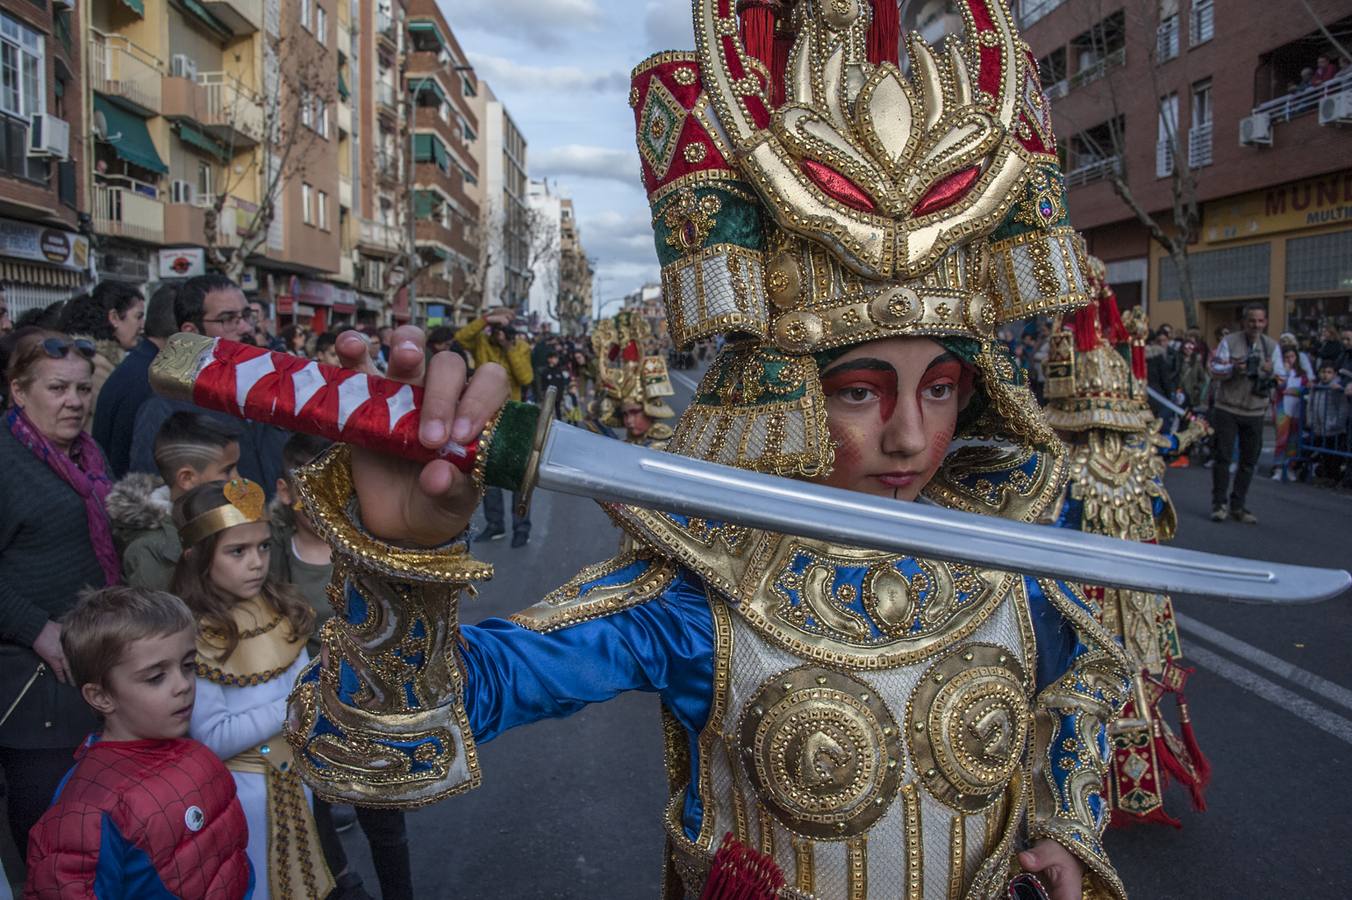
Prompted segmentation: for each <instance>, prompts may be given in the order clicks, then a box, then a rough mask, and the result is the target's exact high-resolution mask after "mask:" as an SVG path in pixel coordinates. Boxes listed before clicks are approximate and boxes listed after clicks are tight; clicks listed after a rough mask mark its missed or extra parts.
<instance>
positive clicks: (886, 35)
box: [868, 0, 901, 66]
mask: <svg viewBox="0 0 1352 900" xmlns="http://www.w3.org/2000/svg"><path fill="white" fill-rule="evenodd" d="M900 50H901V12H900V10H898V9H897V0H873V21H872V22H871V23H870V24H869V26H868V61H869V62H871V63H873V64H874V65H875V66H876V65H878V64H879V63H885V62H890V63H892V64H893V65H897V64H899V63H900V57H899V53H900Z"/></svg>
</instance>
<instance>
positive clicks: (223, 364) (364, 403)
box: [150, 334, 1352, 603]
mask: <svg viewBox="0 0 1352 900" xmlns="http://www.w3.org/2000/svg"><path fill="white" fill-rule="evenodd" d="M150 377H151V384H152V386H153V387H154V388H155V390H156V391H158V392H160V393H161V394H165V395H167V396H171V397H174V398H177V399H181V400H188V401H191V402H193V403H195V404H196V405H198V406H202V407H205V408H207V409H214V410H219V411H221V412H226V413H229V414H231V415H234V416H239V417H240V418H245V419H253V420H255V421H259V422H266V423H268V424H272V425H277V426H280V427H282V428H287V429H291V430H295V431H304V432H308V433H310V434H318V435H322V436H324V437H327V438H330V439H332V440H335V441H342V442H344V443H349V444H355V445H357V446H361V447H365V448H368V449H371V450H377V451H380V452H383V453H391V454H394V455H396V456H400V457H403V458H405V459H411V460H415V461H420V462H425V461H428V460H431V459H435V458H438V457H444V458H446V459H448V460H449V461H450V462H451V463H452V464H454V465H455V466H456V468H458V469H460V470H461V471H464V472H470V471H473V470H474V469H475V467H476V464H477V463H482V467H481V469H480V471H482V472H483V473H484V482H485V483H486V484H489V485H494V486H497V487H504V488H508V489H511V490H515V491H517V492H518V496H519V497H521V498H522V503H523V504H524V503H525V502H526V501H527V499H528V498H529V495H530V492H531V490H532V489H533V488H534V487H535V486H536V484H538V485H539V486H540V487H543V488H545V489H547V490H553V491H560V492H562V493H568V494H576V495H579V496H584V497H590V498H592V499H595V500H599V501H610V502H614V503H628V504H634V505H637V506H645V507H648V508H651V509H661V510H668V511H671V512H675V513H681V514H685V515H691V516H701V517H704V518H710V519H715V520H719V521H725V522H735V523H738V524H740V525H745V526H748V527H751V528H761V529H766V530H768V531H776V532H781V533H787V534H797V535H802V536H805V537H812V538H820V539H824V540H830V541H834V542H837V543H841V544H845V545H847V546H852V547H869V548H874V549H878V550H884V551H888V552H893V553H911V554H916V555H919V556H923V557H926V558H930V559H936V560H943V561H948V562H968V563H975V564H979V565H985V566H990V567H993V568H998V569H1015V570H1017V571H1019V572H1023V573H1025V574H1029V575H1036V576H1042V577H1052V578H1066V579H1069V580H1071V581H1077V582H1082V583H1088V584H1097V585H1104V586H1108V587H1120V588H1128V589H1132V590H1144V591H1163V592H1167V593H1171V594H1193V595H1199V596H1210V597H1219V598H1226V599H1233V600H1241V601H1247V602H1258V603H1301V602H1311V601H1315V600H1322V599H1325V598H1328V597H1333V596H1336V595H1338V594H1340V593H1342V592H1343V591H1345V590H1347V588H1348V586H1349V584H1352V576H1349V575H1348V573H1347V572H1344V571H1339V570H1333V569H1315V568H1310V567H1305V566H1291V565H1285V564H1281V563H1269V562H1261V561H1256V560H1248V559H1240V558H1236V557H1226V556H1219V555H1215V554H1210V553H1199V552H1197V551H1193V550H1181V549H1178V548H1174V547H1161V546H1158V545H1154V544H1141V543H1135V542H1131V541H1122V540H1117V539H1115V538H1109V537H1104V536H1102V535H1096V534H1087V533H1084V532H1079V531H1070V530H1066V529H1059V528H1048V527H1046V526H1041V525H1030V524H1025V523H1022V522H1013V521H1009V520H1006V519H999V518H995V517H992V516H981V515H975V514H972V513H964V512H959V511H956V510H950V509H943V508H939V507H935V506H926V505H923V504H919V503H898V502H896V501H894V500H888V499H879V498H876V497H871V496H868V495H865V494H860V493H856V492H853V491H843V490H839V489H836V488H829V487H826V486H824V485H820V484H814V483H812V482H809V481H791V480H788V479H785V478H780V477H776V476H773V475H762V474H759V473H756V472H747V471H743V470H741V469H733V468H729V467H726V466H720V465H716V464H714V463H709V462H705V461H703V460H699V459H694V458H690V457H685V456H679V455H676V454H672V453H664V452H660V451H653V450H648V449H645V448H642V447H636V446H633V445H630V444H625V443H623V442H621V441H615V440H611V439H608V438H604V437H601V436H599V435H594V434H591V433H589V432H586V431H584V430H582V429H580V428H571V427H555V426H554V425H553V419H554V417H553V411H552V408H550V407H551V406H552V403H550V402H549V401H547V402H546V408H545V409H543V410H541V409H538V408H537V407H534V406H531V405H530V404H526V403H509V404H507V406H506V407H505V408H504V409H503V414H502V417H501V419H500V420H499V424H498V427H497V428H496V429H495V430H494V434H493V439H492V441H491V446H489V447H487V448H484V447H481V446H479V445H478V442H472V443H470V444H469V445H467V446H461V445H459V444H447V445H445V446H444V447H442V448H440V449H438V450H431V449H428V448H426V447H424V446H422V444H421V443H420V442H419V440H418V420H419V404H420V403H421V400H422V390H421V389H420V388H418V387H415V386H412V385H406V384H400V383H397V382H393V381H390V380H388V379H384V378H380V377H378V376H374V375H366V374H363V373H359V372H353V371H349V370H345V369H336V368H333V367H331V366H325V365H321V364H319V363H315V362H311V361H309V360H305V359H301V358H300V357H295V356H289V355H287V354H284V353H271V352H269V351H267V350H262V349H260V348H257V347H250V346H246V345H243V344H237V343H234V342H232V341H226V340H222V339H219V338H208V337H203V336H201V335H195V334H176V335H174V336H173V337H171V338H170V339H169V342H168V344H167V345H166V346H165V348H164V349H163V350H162V351H160V355H159V356H158V357H156V359H155V362H154V364H153V365H152V366H151V373H150ZM480 455H484V458H483V460H479V456H480Z"/></svg>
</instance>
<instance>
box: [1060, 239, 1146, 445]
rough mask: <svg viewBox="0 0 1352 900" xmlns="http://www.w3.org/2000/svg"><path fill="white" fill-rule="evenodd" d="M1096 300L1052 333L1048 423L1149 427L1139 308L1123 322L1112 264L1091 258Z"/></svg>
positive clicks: (1072, 427)
mask: <svg viewBox="0 0 1352 900" xmlns="http://www.w3.org/2000/svg"><path fill="white" fill-rule="evenodd" d="M1089 268H1090V276H1089V278H1090V284H1091V286H1092V288H1093V300H1092V301H1091V302H1090V304H1089V306H1087V307H1085V308H1084V309H1081V310H1078V311H1077V312H1076V313H1075V314H1074V315H1073V316H1072V317H1071V318H1070V320H1069V321H1068V322H1067V324H1066V327H1065V328H1064V329H1062V328H1058V329H1056V331H1055V332H1054V333H1053V334H1052V337H1051V346H1050V348H1049V350H1048V354H1047V409H1046V414H1047V421H1048V422H1050V423H1051V425H1052V427H1053V428H1055V429H1057V430H1058V431H1088V430H1091V429H1095V428H1106V429H1110V430H1113V431H1144V430H1147V429H1149V428H1150V427H1151V426H1152V425H1153V423H1154V419H1155V415H1154V413H1152V412H1151V411H1150V406H1149V404H1148V403H1147V402H1146V394H1145V352H1144V351H1145V336H1146V334H1147V333H1148V331H1149V324H1148V323H1147V321H1146V318H1145V314H1144V312H1143V311H1142V310H1140V309H1139V308H1136V309H1133V310H1131V312H1130V313H1129V314H1128V316H1127V320H1126V321H1125V322H1124V321H1123V319H1122V316H1121V315H1120V314H1119V312H1118V309H1117V297H1116V295H1114V294H1113V290H1112V288H1111V287H1109V286H1108V278H1107V268H1106V267H1105V266H1104V265H1103V262H1102V260H1100V259H1098V258H1097V257H1090V258H1089Z"/></svg>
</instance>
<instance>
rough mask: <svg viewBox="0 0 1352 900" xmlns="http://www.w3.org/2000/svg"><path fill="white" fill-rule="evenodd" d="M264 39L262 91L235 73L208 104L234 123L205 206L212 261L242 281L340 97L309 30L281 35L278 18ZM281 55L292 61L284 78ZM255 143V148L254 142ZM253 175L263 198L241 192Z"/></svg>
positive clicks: (328, 61)
mask: <svg viewBox="0 0 1352 900" xmlns="http://www.w3.org/2000/svg"><path fill="white" fill-rule="evenodd" d="M262 44H263V59H262V61H261V68H262V81H263V90H262V92H261V94H260V93H259V92H257V91H255V90H253V89H252V88H250V87H249V86H247V85H245V84H243V83H241V82H238V81H235V80H233V79H229V80H226V81H223V82H222V83H221V84H219V85H217V86H214V88H213V87H212V86H208V90H213V89H214V90H215V91H216V92H218V94H217V96H216V97H215V98H211V99H209V102H211V103H215V104H219V108H220V109H221V111H222V114H223V115H224V116H225V117H227V118H228V120H229V121H230V122H231V123H232V127H231V128H230V129H229V135H230V138H229V139H228V140H227V141H226V143H225V145H224V146H223V147H222V153H221V155H222V158H223V159H225V160H226V163H225V165H223V166H221V168H220V173H221V174H220V177H218V178H217V179H216V182H215V184H214V185H213V189H214V191H215V194H214V196H213V198H212V202H211V203H210V205H208V206H207V208H206V215H205V228H204V231H205V232H206V234H205V243H206V247H207V259H208V260H209V261H210V263H211V265H212V266H213V267H215V268H217V269H220V270H221V271H222V272H224V273H225V274H226V275H228V276H230V277H231V278H233V279H234V280H236V281H238V280H239V278H240V275H241V274H242V272H243V270H244V266H245V264H246V262H247V261H248V260H249V259H250V257H252V256H254V255H255V254H256V253H258V252H259V251H260V249H262V248H263V247H264V245H265V244H266V243H267V242H268V240H269V236H270V235H271V234H272V233H273V229H274V225H277V224H280V223H278V222H277V212H278V205H279V200H280V198H281V196H282V192H283V191H285V190H286V188H287V185H289V184H290V183H291V182H292V181H293V180H294V179H295V178H297V177H301V176H304V174H305V172H306V169H307V166H309V165H310V163H311V156H312V155H313V151H314V150H315V149H316V147H317V142H318V141H319V140H320V134H319V129H320V128H322V127H334V126H333V125H331V124H330V122H329V119H328V116H329V113H330V111H331V110H333V109H334V102H335V99H336V98H335V79H334V78H333V71H332V69H333V61H332V58H331V57H330V56H329V55H328V52H327V51H326V50H325V49H324V48H323V47H321V46H320V45H318V44H317V43H316V42H315V41H314V39H313V38H311V37H310V36H309V35H308V34H304V33H301V32H299V31H297V32H294V33H289V34H281V33H279V29H277V28H276V27H275V23H274V24H273V25H271V26H270V27H269V29H268V31H267V32H265V34H264V37H263V41H262ZM282 60H285V61H286V63H285V65H286V75H285V77H283V76H282V73H281V66H282V63H281V61H282ZM321 120H322V124H321ZM250 142H252V143H253V146H252V147H248V146H247V145H248V143H250ZM246 152H247V153H248V156H247V158H246V157H245V155H244V154H245V153H246ZM252 179H257V182H258V202H257V203H256V204H255V203H246V202H243V201H240V200H239V199H238V198H236V197H235V194H236V192H237V191H239V189H240V188H241V186H242V185H244V184H246V183H248V182H249V181H250V180H252ZM232 200H233V202H232ZM227 204H228V205H229V206H230V207H231V210H230V214H227V213H226V207H227Z"/></svg>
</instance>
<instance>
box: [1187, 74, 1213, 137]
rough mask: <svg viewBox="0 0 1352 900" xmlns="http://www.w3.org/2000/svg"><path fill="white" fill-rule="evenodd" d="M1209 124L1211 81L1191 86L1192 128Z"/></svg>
mask: <svg viewBox="0 0 1352 900" xmlns="http://www.w3.org/2000/svg"><path fill="white" fill-rule="evenodd" d="M1210 124H1211V79H1210V78H1205V79H1203V80H1201V81H1199V82H1197V83H1196V84H1194V85H1193V86H1192V127H1193V128H1197V127H1198V126H1200V125H1210Z"/></svg>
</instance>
